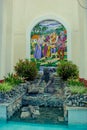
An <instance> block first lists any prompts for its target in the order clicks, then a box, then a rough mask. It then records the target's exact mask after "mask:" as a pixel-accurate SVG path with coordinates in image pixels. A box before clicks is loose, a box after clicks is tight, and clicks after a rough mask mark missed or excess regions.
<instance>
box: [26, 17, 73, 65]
mask: <svg viewBox="0 0 87 130" xmlns="http://www.w3.org/2000/svg"><path fill="white" fill-rule="evenodd" d="M26 57H27V58H28V59H30V60H35V61H37V62H38V63H39V64H40V65H43V66H44V65H45V66H56V65H57V63H58V61H59V60H60V59H65V60H71V32H70V29H69V27H68V26H67V24H66V23H65V22H64V21H63V20H61V19H60V18H58V17H54V16H45V17H41V18H38V19H37V20H35V21H34V22H33V24H32V25H31V26H30V27H29V28H28V31H27V44H26Z"/></svg>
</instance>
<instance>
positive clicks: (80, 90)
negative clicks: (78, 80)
mask: <svg viewBox="0 0 87 130" xmlns="http://www.w3.org/2000/svg"><path fill="white" fill-rule="evenodd" d="M69 89H70V91H71V93H72V94H84V93H87V88H85V87H83V86H70V87H69Z"/></svg>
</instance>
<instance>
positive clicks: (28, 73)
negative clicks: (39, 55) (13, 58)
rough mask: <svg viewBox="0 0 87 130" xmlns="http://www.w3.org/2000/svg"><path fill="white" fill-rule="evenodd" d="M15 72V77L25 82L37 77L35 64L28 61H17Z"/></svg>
mask: <svg viewBox="0 0 87 130" xmlns="http://www.w3.org/2000/svg"><path fill="white" fill-rule="evenodd" d="M15 71H16V73H17V75H19V76H21V77H23V78H25V79H26V80H29V81H31V80H34V79H35V78H36V76H37V65H36V62H33V61H29V60H28V59H25V60H19V61H18V62H17V63H16V66H15Z"/></svg>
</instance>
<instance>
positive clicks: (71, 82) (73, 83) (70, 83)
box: [67, 79, 84, 86]
mask: <svg viewBox="0 0 87 130" xmlns="http://www.w3.org/2000/svg"><path fill="white" fill-rule="evenodd" d="M67 83H68V86H84V83H83V82H80V81H79V80H78V79H69V80H68V81H67Z"/></svg>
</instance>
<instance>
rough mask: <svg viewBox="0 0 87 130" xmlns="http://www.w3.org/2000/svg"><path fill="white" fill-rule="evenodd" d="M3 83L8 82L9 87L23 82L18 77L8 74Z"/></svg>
mask: <svg viewBox="0 0 87 130" xmlns="http://www.w3.org/2000/svg"><path fill="white" fill-rule="evenodd" d="M4 79H5V82H8V83H9V84H11V85H13V86H14V85H19V84H20V83H22V82H23V80H22V79H21V78H20V77H19V76H18V75H14V74H13V73H12V74H10V73H9V74H8V75H7V76H6V77H4Z"/></svg>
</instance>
